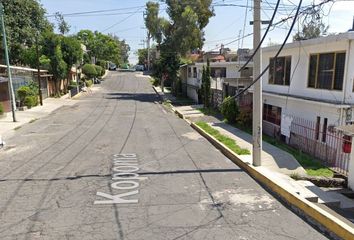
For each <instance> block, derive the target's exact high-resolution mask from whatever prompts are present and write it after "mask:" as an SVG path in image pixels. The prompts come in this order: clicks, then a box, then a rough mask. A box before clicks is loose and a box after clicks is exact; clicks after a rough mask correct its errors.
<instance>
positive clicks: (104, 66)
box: [96, 60, 108, 69]
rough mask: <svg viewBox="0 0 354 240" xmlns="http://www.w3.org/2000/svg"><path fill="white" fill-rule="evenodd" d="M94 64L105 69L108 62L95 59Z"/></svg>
mask: <svg viewBox="0 0 354 240" xmlns="http://www.w3.org/2000/svg"><path fill="white" fill-rule="evenodd" d="M96 65H98V66H101V68H103V69H107V65H108V62H107V61H105V60H97V62H96Z"/></svg>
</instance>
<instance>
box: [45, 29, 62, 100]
mask: <svg viewBox="0 0 354 240" xmlns="http://www.w3.org/2000/svg"><path fill="white" fill-rule="evenodd" d="M42 45H43V53H44V55H46V56H47V57H48V59H49V60H50V62H49V72H50V73H51V74H53V79H54V83H55V93H56V95H59V93H60V92H59V83H60V82H61V81H62V80H63V79H64V78H65V77H66V76H67V74H68V71H67V70H68V66H67V64H66V62H65V61H64V59H63V53H62V51H61V41H60V37H59V36H57V35H55V34H54V33H53V32H47V33H46V34H45V37H44V38H43V43H42Z"/></svg>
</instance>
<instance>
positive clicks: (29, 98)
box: [23, 96, 38, 108]
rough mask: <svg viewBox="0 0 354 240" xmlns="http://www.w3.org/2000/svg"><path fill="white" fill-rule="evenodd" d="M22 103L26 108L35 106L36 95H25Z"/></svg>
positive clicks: (36, 101)
mask: <svg viewBox="0 0 354 240" xmlns="http://www.w3.org/2000/svg"><path fill="white" fill-rule="evenodd" d="M23 103H24V105H25V106H27V107H28V108H31V107H35V106H37V105H38V97H37V96H27V97H25V100H24V101H23Z"/></svg>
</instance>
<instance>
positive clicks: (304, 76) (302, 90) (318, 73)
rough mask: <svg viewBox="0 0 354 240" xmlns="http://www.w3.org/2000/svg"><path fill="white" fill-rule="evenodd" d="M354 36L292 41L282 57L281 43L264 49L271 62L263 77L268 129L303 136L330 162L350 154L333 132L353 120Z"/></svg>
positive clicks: (271, 132) (300, 143)
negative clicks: (339, 155)
mask: <svg viewBox="0 0 354 240" xmlns="http://www.w3.org/2000/svg"><path fill="white" fill-rule="evenodd" d="M353 40H354V32H347V33H341V34H338V35H330V36H327V37H322V38H316V39H310V40H305V41H299V42H293V43H289V44H286V45H285V46H284V49H283V50H282V52H281V54H280V56H279V57H278V58H277V59H274V56H275V54H276V52H277V51H278V49H279V46H271V47H266V48H263V49H262V66H263V68H265V67H266V66H267V65H268V64H270V67H269V71H267V72H266V73H265V74H264V76H263V79H262V84H263V130H264V132H265V133H267V134H269V135H278V136H281V137H282V138H283V139H286V140H287V141H288V142H289V141H292V140H293V141H295V140H296V139H298V140H297V143H296V145H297V146H299V147H301V148H302V149H303V150H304V151H307V152H311V151H313V154H314V155H315V156H316V157H319V158H320V159H326V160H328V161H332V160H333V159H336V155H337V156H338V154H343V153H345V154H347V153H348V151H347V150H345V149H344V147H345V143H344V142H343V139H337V138H336V136H334V134H333V135H331V136H330V134H331V133H333V132H334V128H335V127H336V126H340V125H346V124H351V123H353V121H354V116H353V114H352V112H353V107H354V85H353V78H354V68H353V66H354V41H353ZM299 136H301V137H302V139H300V138H299ZM291 139H292V140H291ZM299 139H300V140H301V141H300V140H299ZM344 140H345V139H344ZM293 144H294V143H293ZM304 145H306V146H304ZM328 146H331V147H330V148H329V147H328ZM305 148H307V150H306V149H305ZM321 154H322V155H323V156H322V155H321ZM331 159H332V160H331ZM333 161H334V160H333Z"/></svg>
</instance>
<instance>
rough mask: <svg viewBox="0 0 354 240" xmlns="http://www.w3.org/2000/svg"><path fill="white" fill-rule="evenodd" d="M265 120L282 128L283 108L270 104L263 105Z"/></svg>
mask: <svg viewBox="0 0 354 240" xmlns="http://www.w3.org/2000/svg"><path fill="white" fill-rule="evenodd" d="M263 120H264V121H267V122H270V123H273V124H276V125H278V126H280V121H281V108H280V107H277V106H273V105H269V104H263Z"/></svg>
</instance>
